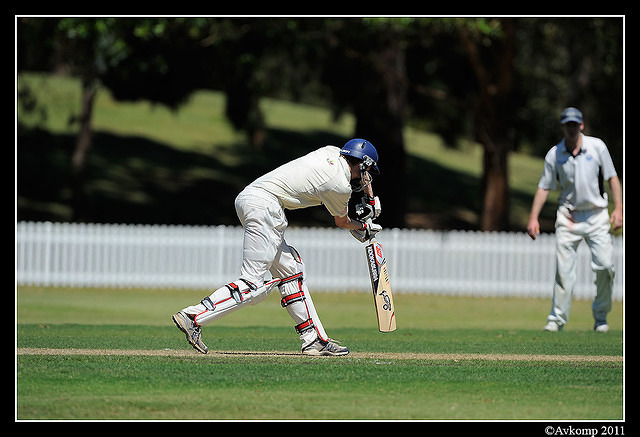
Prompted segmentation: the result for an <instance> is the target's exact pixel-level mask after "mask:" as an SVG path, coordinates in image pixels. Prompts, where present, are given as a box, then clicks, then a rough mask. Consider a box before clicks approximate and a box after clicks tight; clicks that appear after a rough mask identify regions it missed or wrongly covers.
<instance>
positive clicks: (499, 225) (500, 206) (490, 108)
mask: <svg viewBox="0 0 640 437" xmlns="http://www.w3.org/2000/svg"><path fill="white" fill-rule="evenodd" d="M458 35H459V38H460V42H461V44H462V47H463V48H464V50H465V52H466V54H467V57H468V60H469V63H470V65H471V69H472V71H473V72H474V75H475V78H476V80H477V90H478V92H477V94H476V102H475V104H474V105H473V107H472V113H473V126H474V136H475V139H476V140H477V141H478V142H479V143H480V144H482V147H483V148H484V157H483V162H482V164H483V167H482V168H483V171H482V197H483V202H482V211H481V214H480V229H481V230H484V231H500V230H505V229H508V225H509V177H508V176H509V175H508V158H509V150H510V149H511V145H512V143H511V139H510V138H509V136H508V133H509V127H510V126H513V123H514V109H515V106H514V104H513V99H512V95H513V88H514V86H513V78H514V65H513V60H514V56H515V35H516V24H515V21H514V19H511V18H506V19H500V20H497V19H496V20H490V21H485V20H483V19H478V20H476V21H469V20H465V21H463V22H461V23H460V25H459V26H458Z"/></svg>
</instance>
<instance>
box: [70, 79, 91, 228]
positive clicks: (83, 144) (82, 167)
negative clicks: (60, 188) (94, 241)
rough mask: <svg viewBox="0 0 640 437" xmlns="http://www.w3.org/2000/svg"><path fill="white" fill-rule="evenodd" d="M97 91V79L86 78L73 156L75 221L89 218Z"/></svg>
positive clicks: (73, 206)
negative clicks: (89, 166)
mask: <svg viewBox="0 0 640 437" xmlns="http://www.w3.org/2000/svg"><path fill="white" fill-rule="evenodd" d="M96 92H97V85H96V83H95V81H92V80H84V81H83V82H82V96H81V99H82V100H81V104H80V115H79V116H78V119H77V121H78V122H79V124H80V128H79V130H78V136H77V139H76V148H75V150H74V152H73V156H72V157H71V195H72V199H71V202H72V208H73V216H72V220H73V221H74V222H83V221H86V220H87V218H88V211H87V196H86V193H85V186H84V185H85V175H86V167H87V154H88V152H89V148H90V147H91V134H92V133H91V118H92V116H93V101H94V99H95V96H96Z"/></svg>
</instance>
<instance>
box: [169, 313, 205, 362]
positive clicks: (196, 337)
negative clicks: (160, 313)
mask: <svg viewBox="0 0 640 437" xmlns="http://www.w3.org/2000/svg"><path fill="white" fill-rule="evenodd" d="M171 320H173V323H175V324H176V326H177V327H178V329H179V330H181V331H182V332H184V335H186V336H187V341H188V342H189V344H190V345H191V346H193V348H194V349H195V350H197V351H198V352H200V353H201V354H206V353H207V352H208V351H209V349H208V348H207V345H205V344H204V343H203V342H202V328H200V326H198V325H196V322H194V321H193V320H191V319H190V318H189V317H188V316H187V315H186V314H185V313H183V312H182V311H179V312H177V313H175V314H174V315H173V316H171Z"/></svg>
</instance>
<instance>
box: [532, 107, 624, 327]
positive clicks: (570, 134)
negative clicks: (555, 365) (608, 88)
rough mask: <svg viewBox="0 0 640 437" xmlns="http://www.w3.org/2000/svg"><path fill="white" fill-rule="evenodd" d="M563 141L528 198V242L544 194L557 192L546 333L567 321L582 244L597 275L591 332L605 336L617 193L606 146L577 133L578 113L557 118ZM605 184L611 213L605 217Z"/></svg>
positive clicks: (536, 226)
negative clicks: (530, 201) (552, 279)
mask: <svg viewBox="0 0 640 437" xmlns="http://www.w3.org/2000/svg"><path fill="white" fill-rule="evenodd" d="M560 123H561V126H562V131H563V133H564V139H563V140H562V141H560V143H558V144H556V145H555V146H554V147H552V148H551V150H549V152H548V153H547V155H546V157H545V161H544V171H543V174H542V177H541V178H540V182H539V183H538V189H537V190H536V193H535V195H534V198H533V204H532V206H531V213H530V215H529V223H528V224H527V233H528V234H529V236H530V237H531V238H532V239H534V240H535V239H536V235H538V234H539V233H540V224H539V222H538V216H539V214H540V211H541V210H542V206H543V205H544V203H545V201H546V200H547V196H548V195H549V190H551V189H556V187H557V188H558V189H559V190H560V195H559V197H558V203H559V205H558V211H557V213H556V223H555V229H556V231H555V233H556V276H555V284H554V287H553V300H552V304H551V312H550V314H549V316H548V317H547V324H546V325H545V327H544V329H545V330H546V331H558V330H561V329H562V327H563V326H564V325H565V324H566V323H567V322H568V321H569V310H570V308H571V297H572V295H573V289H574V286H575V283H576V258H577V257H576V251H577V249H578V245H579V244H580V242H581V241H582V240H583V239H584V240H585V241H586V242H587V244H588V245H589V248H590V250H591V268H592V269H593V271H594V272H595V273H596V280H595V284H596V297H595V299H594V301H593V305H592V312H593V318H594V320H595V324H594V330H595V331H596V332H607V331H608V330H609V325H608V324H607V314H608V313H609V311H611V292H612V287H613V277H614V273H615V271H614V265H613V243H612V237H611V234H610V232H609V230H610V227H611V224H613V229H614V230H615V229H618V228H620V227H622V220H623V214H622V190H621V188H620V180H619V179H618V176H617V174H616V170H615V168H614V166H613V162H612V160H611V156H610V155H609V150H608V149H607V146H606V145H605V143H604V142H603V141H602V140H600V139H598V138H595V137H590V136H586V135H584V134H583V133H582V130H583V129H584V123H583V121H582V113H581V112H580V111H579V110H578V109H576V108H566V109H565V110H564V111H563V112H562V115H561V117H560ZM603 180H606V181H608V182H609V186H610V188H611V195H612V197H613V202H614V209H613V211H612V213H611V218H609V212H608V209H607V207H608V204H609V202H608V199H607V193H606V191H605V190H604V185H603Z"/></svg>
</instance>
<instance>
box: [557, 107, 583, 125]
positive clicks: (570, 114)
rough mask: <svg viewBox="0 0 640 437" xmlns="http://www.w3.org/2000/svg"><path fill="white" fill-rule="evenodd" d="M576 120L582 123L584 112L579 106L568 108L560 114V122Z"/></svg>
mask: <svg viewBox="0 0 640 437" xmlns="http://www.w3.org/2000/svg"><path fill="white" fill-rule="evenodd" d="M572 121H573V122H576V123H578V124H582V112H580V111H579V110H578V109H577V108H571V107H569V108H566V109H565V110H564V111H562V114H561V115H560V123H562V124H565V123H569V122H572Z"/></svg>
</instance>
